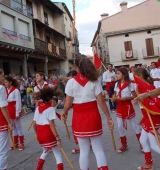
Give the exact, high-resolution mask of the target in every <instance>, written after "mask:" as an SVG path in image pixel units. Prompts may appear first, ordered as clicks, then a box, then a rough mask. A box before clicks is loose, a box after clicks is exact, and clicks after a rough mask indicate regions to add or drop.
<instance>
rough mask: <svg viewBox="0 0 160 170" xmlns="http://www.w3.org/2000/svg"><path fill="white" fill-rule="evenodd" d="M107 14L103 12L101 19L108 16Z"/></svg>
mask: <svg viewBox="0 0 160 170" xmlns="http://www.w3.org/2000/svg"><path fill="white" fill-rule="evenodd" d="M108 16H109V14H107V13H103V14H102V15H101V19H106V18H108Z"/></svg>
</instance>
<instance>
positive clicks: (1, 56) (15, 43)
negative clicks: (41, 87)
mask: <svg viewBox="0 0 160 170" xmlns="http://www.w3.org/2000/svg"><path fill="white" fill-rule="evenodd" d="M63 6H64V4H63ZM65 9H67V10H68V8H67V7H66V6H65ZM0 10H1V13H0V30H1V33H2V35H1V36H0V45H1V47H0V48H1V49H2V50H0V68H3V69H4V71H5V74H9V73H15V74H21V75H22V74H23V75H25V76H28V75H31V74H33V73H35V72H37V71H43V72H45V74H46V75H48V73H51V72H56V71H57V70H59V73H61V72H63V73H66V72H68V71H69V70H70V66H69V62H70V58H68V57H67V56H66V53H67V46H68V42H69V41H71V40H70V39H69V37H68V34H67V32H66V25H68V23H69V24H70V25H71V29H72V22H73V18H72V16H71V14H70V12H69V10H68V11H67V12H66V13H65V11H64V10H63V9H62V8H60V7H59V6H57V5H56V4H55V3H53V2H52V1H51V0H0ZM66 16H68V20H65V17H66ZM5 21H7V22H5ZM77 41H78V37H77ZM77 48H78V47H77ZM6 49H8V50H6ZM72 49H73V50H74V52H75V51H76V50H77V49H76V50H75V46H74V44H72ZM72 49H71V53H72V52H73V50H72Z"/></svg>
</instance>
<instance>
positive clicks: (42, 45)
mask: <svg viewBox="0 0 160 170" xmlns="http://www.w3.org/2000/svg"><path fill="white" fill-rule="evenodd" d="M34 43H35V47H36V48H38V49H42V50H43V51H48V43H47V42H45V41H42V40H39V39H37V38H35V39H34Z"/></svg>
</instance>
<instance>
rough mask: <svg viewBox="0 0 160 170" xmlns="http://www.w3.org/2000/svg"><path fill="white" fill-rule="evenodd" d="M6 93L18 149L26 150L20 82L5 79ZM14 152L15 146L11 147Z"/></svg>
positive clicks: (9, 78) (8, 78) (10, 78)
mask: <svg viewBox="0 0 160 170" xmlns="http://www.w3.org/2000/svg"><path fill="white" fill-rule="evenodd" d="M4 84H5V87H6V88H7V89H6V92H7V101H8V106H7V107H8V112H9V116H10V119H11V121H12V122H14V125H13V136H14V142H15V145H16V147H17V148H18V147H19V150H20V151H23V150H24V134H23V130H22V125H21V114H22V110H21V109H22V105H21V103H22V101H21V95H20V92H19V90H18V89H17V87H18V82H17V81H16V80H15V79H13V78H12V77H10V76H8V77H5V81H4ZM15 120H16V121H15ZM10 149H11V150H13V146H11V147H10Z"/></svg>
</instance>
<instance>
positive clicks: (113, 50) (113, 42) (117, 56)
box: [107, 29, 160, 66]
mask: <svg viewBox="0 0 160 170" xmlns="http://www.w3.org/2000/svg"><path fill="white" fill-rule="evenodd" d="M147 38H152V39H153V45H154V47H159V48H160V29H157V30H152V32H151V34H147V31H143V32H137V33H130V34H129V37H125V35H124V34H123V35H116V36H111V37H107V40H108V46H109V56H110V62H111V63H112V64H114V66H119V65H127V64H129V65H130V66H132V65H134V64H147V65H150V63H151V62H152V61H156V60H157V58H147V59H143V53H142V49H144V48H146V42H145V39H147ZM125 41H132V49H133V50H137V54H138V60H132V61H126V62H123V61H122V59H121V52H124V51H125V48H124V42H125Z"/></svg>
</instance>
